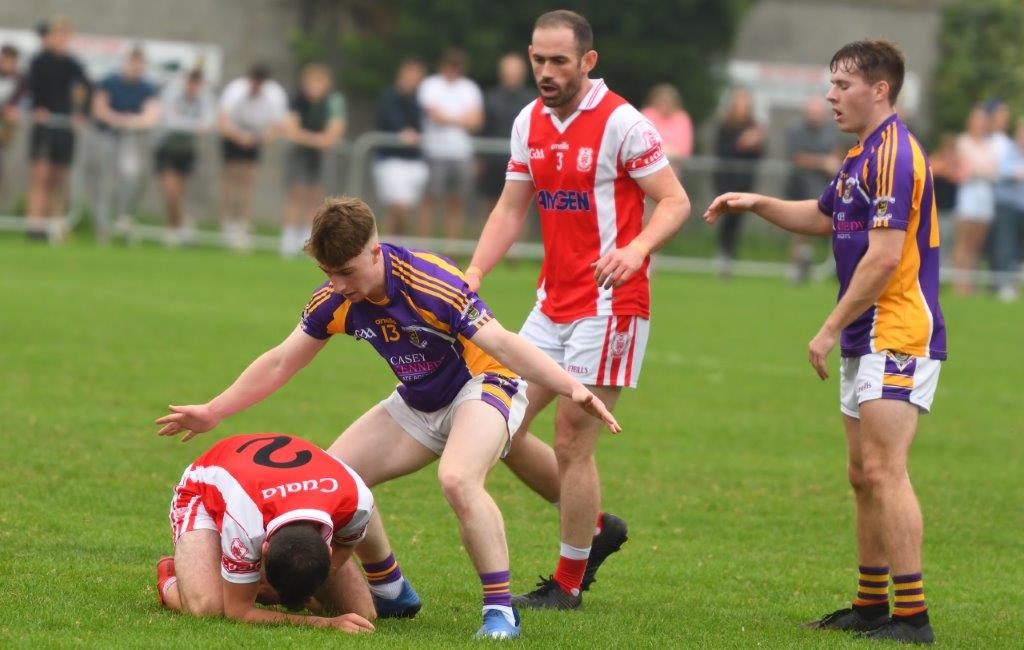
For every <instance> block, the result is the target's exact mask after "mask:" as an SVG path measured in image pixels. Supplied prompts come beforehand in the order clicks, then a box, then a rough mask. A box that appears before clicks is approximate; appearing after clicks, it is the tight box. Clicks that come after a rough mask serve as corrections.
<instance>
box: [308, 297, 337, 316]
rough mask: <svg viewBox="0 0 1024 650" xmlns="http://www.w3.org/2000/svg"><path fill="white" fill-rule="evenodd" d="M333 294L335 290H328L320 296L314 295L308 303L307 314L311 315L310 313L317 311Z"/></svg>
mask: <svg viewBox="0 0 1024 650" xmlns="http://www.w3.org/2000/svg"><path fill="white" fill-rule="evenodd" d="M332 295H333V292H327V293H325V294H323V295H320V296H313V299H312V300H310V301H309V304H307V305H306V311H305V315H306V316H309V315H310V314H312V313H313V312H314V311H316V308H317V307H319V306H320V305H322V304H324V303H325V302H327V301H328V300H330V299H331V296H332Z"/></svg>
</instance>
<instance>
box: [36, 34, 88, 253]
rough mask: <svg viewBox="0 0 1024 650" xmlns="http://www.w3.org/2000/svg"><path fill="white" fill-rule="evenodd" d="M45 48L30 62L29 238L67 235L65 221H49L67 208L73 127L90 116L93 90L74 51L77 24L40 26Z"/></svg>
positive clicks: (73, 149)
mask: <svg viewBox="0 0 1024 650" xmlns="http://www.w3.org/2000/svg"><path fill="white" fill-rule="evenodd" d="M38 32H39V35H40V37H41V38H42V39H43V49H42V51H41V52H39V54H37V55H36V56H35V57H34V58H33V59H32V62H31V64H29V68H28V74H27V76H26V79H25V88H26V90H27V92H28V95H29V97H30V98H31V105H32V122H33V124H32V133H31V135H30V142H29V157H30V158H31V161H32V171H31V176H30V179H29V186H28V200H27V206H26V210H25V217H26V234H27V235H28V237H29V239H35V240H45V239H47V236H48V235H49V236H50V237H51V238H53V239H60V238H62V237H63V234H64V233H63V220H62V219H59V218H58V219H54V220H53V221H52V222H50V224H49V225H48V224H47V219H48V218H50V217H51V216H55V215H57V214H58V213H59V211H60V210H61V208H62V207H63V195H64V192H65V189H66V186H67V178H68V166H69V165H70V164H71V160H72V159H73V158H74V154H75V133H74V129H73V126H74V125H75V124H77V123H78V122H79V121H80V120H81V119H82V114H83V113H84V112H85V109H86V106H87V102H88V97H89V92H90V86H89V80H88V79H87V78H86V76H85V70H84V69H83V68H82V66H81V64H79V62H78V60H77V59H75V57H73V56H71V55H70V54H69V53H68V52H69V49H70V45H71V36H72V33H73V32H72V28H71V23H70V22H68V21H67V20H66V19H64V18H53V19H52V20H50V21H49V22H45V23H42V24H40V25H39V28H38Z"/></svg>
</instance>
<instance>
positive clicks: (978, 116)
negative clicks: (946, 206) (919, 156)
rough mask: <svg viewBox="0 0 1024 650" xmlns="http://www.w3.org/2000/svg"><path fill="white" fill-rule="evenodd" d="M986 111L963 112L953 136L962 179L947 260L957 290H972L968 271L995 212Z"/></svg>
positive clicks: (994, 168) (993, 155)
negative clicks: (963, 125)
mask: <svg viewBox="0 0 1024 650" xmlns="http://www.w3.org/2000/svg"><path fill="white" fill-rule="evenodd" d="M989 125H990V120H989V115H988V113H987V112H986V111H985V109H984V108H983V107H981V106H976V107H975V108H973V109H972V110H971V112H970V114H969V115H968V116H967V130H966V132H965V133H963V134H961V135H960V137H959V138H957V142H956V149H957V157H958V158H959V160H960V166H961V169H962V172H963V177H962V178H963V180H962V181H961V183H960V187H959V189H958V190H957V195H956V234H955V236H954V238H953V252H952V254H951V258H950V259H951V262H952V264H953V268H954V269H955V271H956V277H955V279H954V281H953V289H954V291H956V292H957V293H960V294H968V293H971V292H972V291H973V290H974V283H973V281H972V280H971V277H970V272H972V271H975V270H976V269H977V267H978V258H979V257H980V254H981V249H982V247H983V246H984V245H985V237H986V235H987V234H988V229H989V225H990V224H991V223H992V219H993V217H994V216H995V197H994V192H993V187H992V183H993V181H994V180H995V178H996V173H997V171H998V168H999V160H998V158H997V156H996V150H995V147H994V146H993V143H992V139H991V138H990V137H989V135H990V131H989Z"/></svg>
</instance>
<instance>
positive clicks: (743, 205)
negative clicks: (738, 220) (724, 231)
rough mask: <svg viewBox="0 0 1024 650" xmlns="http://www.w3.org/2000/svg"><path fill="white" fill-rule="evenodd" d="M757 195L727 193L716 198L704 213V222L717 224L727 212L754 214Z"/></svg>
mask: <svg viewBox="0 0 1024 650" xmlns="http://www.w3.org/2000/svg"><path fill="white" fill-rule="evenodd" d="M758 198H759V197H758V195H757V194H751V193H749V192H726V193H725V194H720V195H719V196H717V197H715V200H714V201H712V202H711V205H709V206H708V209H707V211H706V212H705V213H704V221H706V222H708V223H712V224H713V223H715V222H716V221H718V217H720V216H722V215H723V214H725V213H726V212H753V211H754V204H755V203H756V202H757V199H758Z"/></svg>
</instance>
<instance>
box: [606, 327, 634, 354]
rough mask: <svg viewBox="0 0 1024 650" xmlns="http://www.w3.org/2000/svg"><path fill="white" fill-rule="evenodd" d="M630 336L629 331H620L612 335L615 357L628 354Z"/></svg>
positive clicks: (612, 351)
mask: <svg viewBox="0 0 1024 650" xmlns="http://www.w3.org/2000/svg"><path fill="white" fill-rule="evenodd" d="M630 338H631V337H630V335H629V334H628V333H627V332H618V333H617V334H615V336H613V337H612V345H611V348H612V349H611V353H612V356H613V357H621V356H623V355H624V354H626V351H627V350H628V349H629V340H630Z"/></svg>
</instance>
